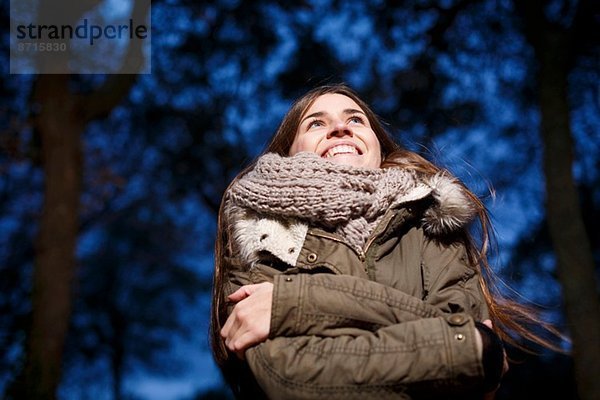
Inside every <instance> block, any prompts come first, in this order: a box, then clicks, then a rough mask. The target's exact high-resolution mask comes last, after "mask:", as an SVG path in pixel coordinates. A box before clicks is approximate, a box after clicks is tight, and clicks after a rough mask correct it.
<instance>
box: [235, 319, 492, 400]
mask: <svg viewBox="0 0 600 400" xmlns="http://www.w3.org/2000/svg"><path fill="white" fill-rule="evenodd" d="M475 332H476V330H475V326H474V321H473V319H472V318H471V317H469V316H468V315H466V314H453V315H449V316H445V317H433V318H422V319H419V320H414V321H409V322H404V323H400V324H394V325H390V326H387V327H384V328H381V329H378V330H377V331H376V332H369V331H362V333H361V334H358V335H351V334H347V333H345V332H340V335H338V336H330V337H322V336H317V335H310V336H296V337H284V336H280V337H275V338H272V339H268V340H267V341H265V342H263V343H261V344H259V345H257V346H255V347H252V348H250V349H248V350H247V351H246V360H247V362H248V364H249V366H250V368H251V370H252V372H253V374H254V376H255V378H256V380H257V382H258V383H259V385H260V386H261V388H262V389H263V390H264V391H265V393H266V394H267V396H268V397H270V398H285V399H336V398H344V399H348V398H356V399H359V398H372V397H374V396H378V397H381V398H413V397H415V398H427V397H429V396H431V395H433V394H438V395H439V393H444V398H452V397H454V395H456V394H458V393H473V392H477V391H478V390H479V389H478V388H479V386H480V385H481V382H482V381H483V367H482V364H481V355H479V354H478V351H477V348H476V339H475ZM404 396H406V397H404Z"/></svg>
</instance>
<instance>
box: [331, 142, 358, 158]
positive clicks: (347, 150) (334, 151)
mask: <svg viewBox="0 0 600 400" xmlns="http://www.w3.org/2000/svg"><path fill="white" fill-rule="evenodd" d="M338 154H358V151H357V150H356V147H354V146H350V145H347V144H340V145H337V146H334V147H332V148H331V149H329V150H328V151H327V153H326V154H325V157H326V158H331V157H334V156H337V155H338Z"/></svg>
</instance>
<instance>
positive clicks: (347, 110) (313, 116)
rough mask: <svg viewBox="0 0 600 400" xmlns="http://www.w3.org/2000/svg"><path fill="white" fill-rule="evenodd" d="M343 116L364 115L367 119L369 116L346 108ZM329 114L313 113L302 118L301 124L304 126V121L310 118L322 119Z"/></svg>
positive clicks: (354, 109)
mask: <svg viewBox="0 0 600 400" xmlns="http://www.w3.org/2000/svg"><path fill="white" fill-rule="evenodd" d="M342 113H343V114H345V115H350V114H357V113H358V114H362V115H364V116H365V117H366V116H367V114H365V113H364V112H363V111H361V110H358V109H356V108H346V109H345V110H344V111H342ZM326 114H327V113H326V112H324V111H317V112H315V113H312V114H310V115H307V116H306V117H304V118H302V121H300V124H302V123H303V122H304V121H306V120H307V119H309V118H318V117H322V116H324V115H326Z"/></svg>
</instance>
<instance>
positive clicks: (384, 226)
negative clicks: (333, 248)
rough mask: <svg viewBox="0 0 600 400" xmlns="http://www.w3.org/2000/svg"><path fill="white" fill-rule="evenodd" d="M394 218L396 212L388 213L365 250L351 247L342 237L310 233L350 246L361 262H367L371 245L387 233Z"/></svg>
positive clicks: (376, 228) (366, 244) (368, 241)
mask: <svg viewBox="0 0 600 400" xmlns="http://www.w3.org/2000/svg"><path fill="white" fill-rule="evenodd" d="M393 216H394V212H392V211H388V213H387V214H386V215H385V216H384V217H383V221H381V223H379V225H377V226H376V227H375V229H374V230H373V233H372V234H371V236H370V237H369V239H368V240H367V242H366V243H365V246H364V247H363V248H361V247H360V246H356V247H354V246H351V245H350V244H349V243H347V242H345V241H344V240H343V239H342V238H341V237H339V236H337V235H335V234H330V233H326V232H318V231H317V232H315V231H312V232H310V234H311V235H314V236H320V237H324V238H328V239H331V240H333V241H336V242H339V243H342V244H344V245H346V246H348V247H349V248H350V249H352V251H354V252H355V253H356V255H357V256H358V259H359V260H360V261H361V262H365V260H366V259H367V251H369V247H371V244H373V242H374V241H375V239H377V237H378V236H379V235H381V234H382V233H383V232H385V231H386V230H387V228H388V226H389V224H390V221H391V220H392V217H393Z"/></svg>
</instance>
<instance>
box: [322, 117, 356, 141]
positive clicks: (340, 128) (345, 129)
mask: <svg viewBox="0 0 600 400" xmlns="http://www.w3.org/2000/svg"><path fill="white" fill-rule="evenodd" d="M352 135H353V133H352V129H350V127H349V126H348V124H346V123H345V122H342V121H340V122H337V123H336V124H335V125H333V126H332V128H331V130H330V131H329V132H327V138H330V137H334V136H335V137H343V136H352Z"/></svg>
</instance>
